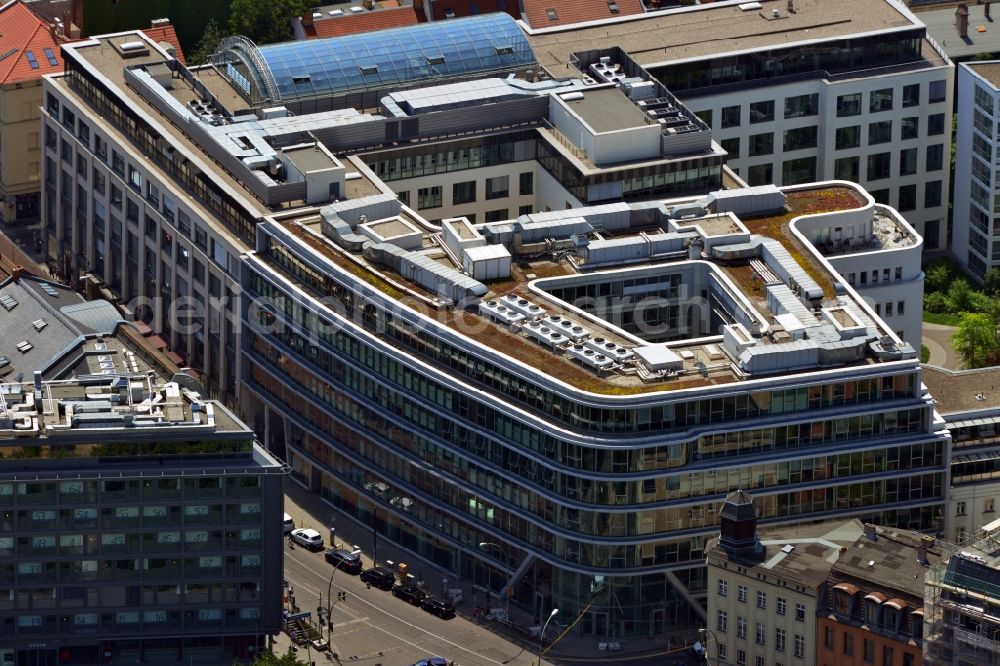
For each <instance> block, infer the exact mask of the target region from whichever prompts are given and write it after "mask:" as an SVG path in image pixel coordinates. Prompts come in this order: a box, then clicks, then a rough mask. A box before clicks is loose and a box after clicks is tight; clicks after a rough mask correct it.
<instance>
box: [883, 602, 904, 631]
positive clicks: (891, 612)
mask: <svg viewBox="0 0 1000 666" xmlns="http://www.w3.org/2000/svg"><path fill="white" fill-rule="evenodd" d="M905 610H906V602H905V601H903V600H902V599H890V600H889V601H887V602H885V603H884V604H882V628H883V629H885V630H886V631H895V632H899V630H900V625H899V623H900V620H901V619H902V617H903V611H905Z"/></svg>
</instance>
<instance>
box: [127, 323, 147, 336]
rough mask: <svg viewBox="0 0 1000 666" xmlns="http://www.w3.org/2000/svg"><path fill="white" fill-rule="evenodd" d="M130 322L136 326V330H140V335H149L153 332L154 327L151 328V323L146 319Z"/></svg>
mask: <svg viewBox="0 0 1000 666" xmlns="http://www.w3.org/2000/svg"><path fill="white" fill-rule="evenodd" d="M129 323H130V324H132V326H134V327H135V330H137V331H139V334H140V335H143V336H147V335H152V334H153V329H151V328H150V327H149V324H147V323H146V322H144V321H133V322H129Z"/></svg>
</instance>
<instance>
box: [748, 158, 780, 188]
mask: <svg viewBox="0 0 1000 666" xmlns="http://www.w3.org/2000/svg"><path fill="white" fill-rule="evenodd" d="M772 169H773V167H772V166H771V164H770V162H769V163H767V164H754V165H752V166H749V167H747V183H748V184H749V185H750V186H751V187H753V186H755V185H770V184H772V183H773V182H774V178H773V176H772Z"/></svg>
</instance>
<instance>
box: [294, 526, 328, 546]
mask: <svg viewBox="0 0 1000 666" xmlns="http://www.w3.org/2000/svg"><path fill="white" fill-rule="evenodd" d="M289 536H290V537H291V538H292V541H294V542H295V543H297V544H299V545H300V546H302V547H303V548H308V549H309V550H323V535H321V534H320V533H319V532H317V531H316V530H311V529H309V528H307V527H300V528H298V529H297V530H292V531H291V532H289Z"/></svg>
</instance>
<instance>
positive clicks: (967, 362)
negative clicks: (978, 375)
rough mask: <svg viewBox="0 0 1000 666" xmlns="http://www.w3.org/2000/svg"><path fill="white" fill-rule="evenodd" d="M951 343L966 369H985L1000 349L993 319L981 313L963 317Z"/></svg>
mask: <svg viewBox="0 0 1000 666" xmlns="http://www.w3.org/2000/svg"><path fill="white" fill-rule="evenodd" d="M951 341H952V344H953V345H954V346H955V351H956V352H958V355H959V356H961V357H962V365H963V366H964V367H966V368H982V367H985V366H986V364H987V359H989V358H993V357H995V355H996V352H997V348H998V347H1000V344H998V341H997V328H996V325H994V323H993V319H992V317H990V316H989V315H988V314H983V313H980V312H972V313H968V314H964V315H962V319H961V320H960V321H959V322H958V327H957V328H956V329H955V334H954V335H953V336H952V338H951Z"/></svg>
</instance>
